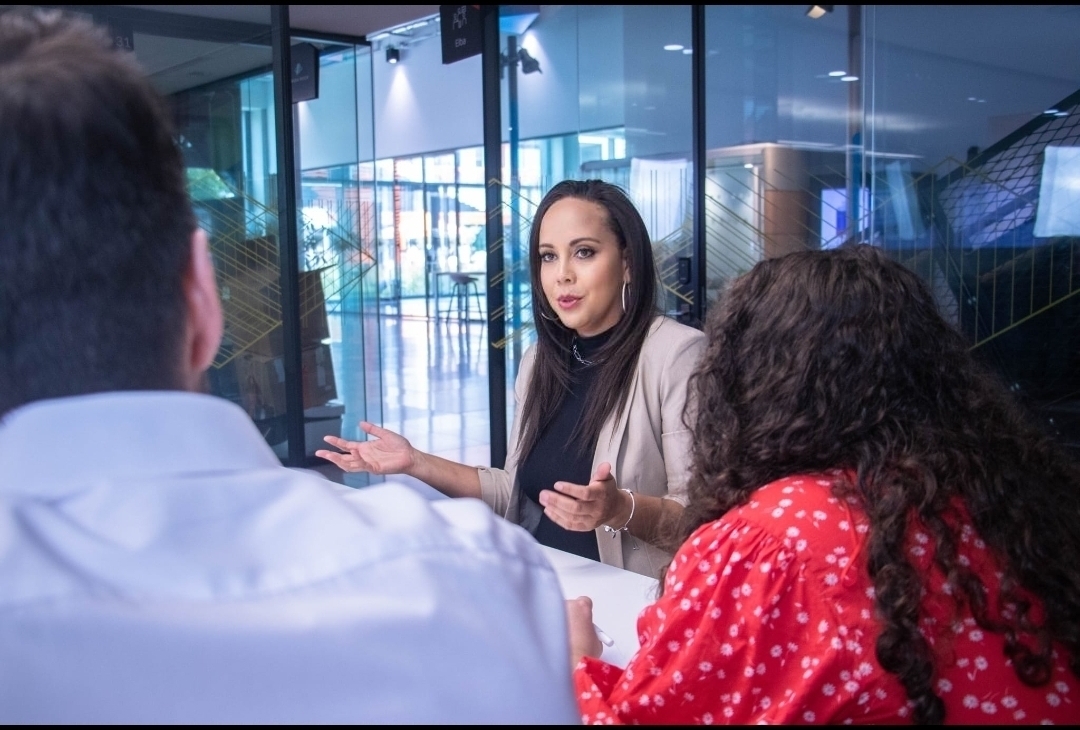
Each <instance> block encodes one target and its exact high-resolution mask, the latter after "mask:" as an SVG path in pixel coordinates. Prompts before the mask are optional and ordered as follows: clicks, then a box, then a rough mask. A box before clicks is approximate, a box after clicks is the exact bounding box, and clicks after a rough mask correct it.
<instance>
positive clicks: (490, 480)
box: [477, 346, 536, 517]
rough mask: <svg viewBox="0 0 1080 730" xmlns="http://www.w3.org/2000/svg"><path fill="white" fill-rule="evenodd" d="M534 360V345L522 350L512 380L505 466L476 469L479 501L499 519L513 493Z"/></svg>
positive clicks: (504, 512) (503, 515) (508, 506)
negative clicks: (523, 352) (478, 483)
mask: <svg viewBox="0 0 1080 730" xmlns="http://www.w3.org/2000/svg"><path fill="white" fill-rule="evenodd" d="M535 359H536V348H535V346H533V347H530V348H529V349H528V350H526V351H525V354H524V356H522V359H521V366H520V367H519V368H518V375H517V379H516V380H515V381H514V422H513V424H512V425H511V427H510V452H509V453H508V454H507V456H506V467H505V468H503V469H496V468H494V467H490V466H479V467H477V473H478V474H479V477H480V499H482V500H483V501H484V502H485V503H487V505H488V506H489V507H491V509H492V511H493V512H495V514H497V515H499V516H500V517H507V516H508V513H509V511H510V507H511V504H510V498H511V496H512V494H513V491H514V475H515V473H516V472H517V464H518V461H519V460H520V459H521V425H522V424H521V412H522V409H523V408H524V406H525V396H526V395H528V388H529V384H528V381H527V380H526V378H528V377H530V376H531V375H532V365H533V361H534V360H535Z"/></svg>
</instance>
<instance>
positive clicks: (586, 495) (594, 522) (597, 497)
mask: <svg viewBox="0 0 1080 730" xmlns="http://www.w3.org/2000/svg"><path fill="white" fill-rule="evenodd" d="M554 487H555V491H551V490H550V489H545V490H543V491H542V492H540V504H541V505H542V506H543V507H544V514H546V515H547V516H548V517H549V518H550V519H551V521H552V522H554V523H555V524H557V525H559V526H560V527H562V528H564V529H567V530H576V531H578V532H588V531H589V530H595V529H596V528H597V527H599V526H600V525H605V524H610V525H612V526H613V527H622V526H623V524H624V523H625V522H626V520H627V519H628V518H629V515H630V504H629V499H630V497H629V496H628V495H627V494H626V493H625V492H622V491H620V490H619V485H618V484H616V483H615V477H613V476H612V475H611V464H609V463H607V462H606V461H605V462H604V463H602V464H600V465H599V466H597V467H596V473H594V474H593V478H592V481H590V482H589V484H588V485H587V486H586V485H581V484H571V483H570V482H555V484H554ZM616 522H617V523H618V524H615V523H616Z"/></svg>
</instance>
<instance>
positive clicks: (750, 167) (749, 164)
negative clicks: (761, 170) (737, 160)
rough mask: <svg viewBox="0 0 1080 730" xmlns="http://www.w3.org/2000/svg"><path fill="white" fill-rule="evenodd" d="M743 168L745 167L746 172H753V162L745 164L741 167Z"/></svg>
mask: <svg viewBox="0 0 1080 730" xmlns="http://www.w3.org/2000/svg"><path fill="white" fill-rule="evenodd" d="M743 167H745V168H746V169H747V170H753V169H754V163H753V162H747V163H746V164H745V165H743Z"/></svg>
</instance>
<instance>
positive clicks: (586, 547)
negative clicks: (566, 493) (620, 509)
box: [517, 330, 612, 561]
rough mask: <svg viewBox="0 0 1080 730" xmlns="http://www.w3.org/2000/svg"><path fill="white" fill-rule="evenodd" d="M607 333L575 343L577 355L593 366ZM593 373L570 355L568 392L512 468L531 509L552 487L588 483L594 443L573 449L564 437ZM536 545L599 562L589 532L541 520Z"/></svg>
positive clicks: (581, 409)
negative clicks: (532, 504)
mask: <svg viewBox="0 0 1080 730" xmlns="http://www.w3.org/2000/svg"><path fill="white" fill-rule="evenodd" d="M611 332H612V331H611V330H608V331H607V332H602V333H600V334H598V335H595V336H593V337H579V338H577V352H578V354H579V355H581V358H582V359H583V360H588V361H593V360H594V358H595V356H596V353H597V352H598V351H599V350H600V348H601V347H602V346H603V345H604V343H606V342H607V341H608V340H609V339H610V338H611ZM596 371H597V367H596V365H586V364H585V363H582V362H580V361H579V360H578V359H577V358H575V357H573V355H570V376H571V382H570V392H568V393H567V394H566V396H565V397H564V398H563V402H562V405H561V406H559V410H558V411H557V412H556V413H555V416H554V417H553V418H552V419H551V421H550V422H549V423H548V425H547V427H545V428H544V430H543V431H541V432H540V437H539V438H538V439H537V440H536V445H535V446H533V448H532V451H530V452H529V454H528V455H527V456H526V457H525V458H524V459H523V460H522V462H521V465H520V466H519V467H518V471H517V474H518V477H517V478H518V485H519V486H520V487H521V490H522V491H523V492H524V494H525V496H526V497H527V498H528V499H531V500H532V501H533V502H536V503H537V504H539V501H540V492H541V491H542V490H544V489H553V488H554V487H553V485H554V484H555V482H570V483H571V484H588V483H589V480H590V479H591V478H592V461H593V452H594V451H596V442H595V440H593V441H591V442H589V443H584V442H582V441H581V440H580V438H578V442H577V443H570V436H571V434H572V433H573V432H574V427H575V426H576V425H577V424H578V422H579V421H580V420H581V419H582V417H583V415H584V411H585V396H586V395H587V394H588V393H589V389H590V388H592V384H593V382H594V381H595V379H596ZM541 509H542V508H541ZM536 539H537V541H538V542H539V543H540V544H541V545H547V546H548V547H553V548H556V549H558V550H562V551H564V552H568V553H574V554H575V555H580V556H582V557H585V558H591V559H592V560H597V561H598V560H600V551H599V549H598V548H597V546H596V533H595V532H593V531H592V530H589V531H588V532H575V531H573V530H566V529H564V528H562V527H560V526H559V525H557V524H555V523H554V522H552V521H551V519H549V518H548V516H547V515H544V516H543V517H541V518H540V525H539V526H538V527H537V528H536Z"/></svg>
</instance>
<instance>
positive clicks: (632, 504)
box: [604, 487, 637, 540]
mask: <svg viewBox="0 0 1080 730" xmlns="http://www.w3.org/2000/svg"><path fill="white" fill-rule="evenodd" d="M619 489H620V490H622V491H624V492H626V493H627V494H629V495H630V516H629V517H627V518H626V524H625V525H623V526H622V527H620V528H619V529H617V530H616V529H615V528H614V527H610V526H608V525H604V529H605V530H607V531H608V532H610V533H611V539H612V540H614V539H615V536H616V535H618V534H619V533H620V532H626V531H627V530H629V529H630V520H632V519H634V508H635V507H637V500H636V499H634V493H633V492H631V491H630V490H629V489H623V488H622V487H619Z"/></svg>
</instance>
